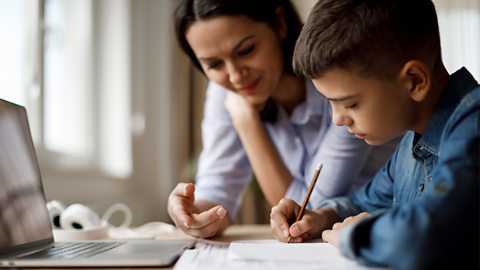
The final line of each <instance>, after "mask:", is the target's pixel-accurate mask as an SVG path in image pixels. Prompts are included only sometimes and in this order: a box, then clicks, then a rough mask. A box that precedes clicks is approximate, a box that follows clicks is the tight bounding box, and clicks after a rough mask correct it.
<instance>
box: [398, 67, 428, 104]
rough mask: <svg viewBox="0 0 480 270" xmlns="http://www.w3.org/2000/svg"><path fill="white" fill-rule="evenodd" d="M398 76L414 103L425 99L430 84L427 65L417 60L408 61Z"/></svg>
mask: <svg viewBox="0 0 480 270" xmlns="http://www.w3.org/2000/svg"><path fill="white" fill-rule="evenodd" d="M400 76H401V77H402V81H403V82H404V83H405V86H406V89H407V91H408V93H409V95H410V97H411V98H412V99H413V100H414V101H416V102H422V101H424V100H425V99H426V98H427V96H428V94H429V92H430V88H431V84H432V78H431V73H430V70H429V69H428V67H427V65H425V64H424V63H423V62H422V61H418V60H411V61H408V62H407V63H405V65H404V66H403V68H402V70H401V71H400Z"/></svg>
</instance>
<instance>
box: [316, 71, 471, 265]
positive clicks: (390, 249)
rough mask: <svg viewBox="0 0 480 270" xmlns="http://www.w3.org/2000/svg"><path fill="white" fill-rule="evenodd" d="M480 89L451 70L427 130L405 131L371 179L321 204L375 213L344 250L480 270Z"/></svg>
mask: <svg viewBox="0 0 480 270" xmlns="http://www.w3.org/2000/svg"><path fill="white" fill-rule="evenodd" d="M479 150H480V87H479V86H478V83H477V82H476V81H475V79H474V78H473V77H472V75H471V74H470V73H469V72H468V71H467V70H466V69H465V68H462V69H461V70H459V71H457V72H456V73H454V74H452V76H451V78H450V81H449V84H448V86H447V88H446V89H445V91H444V93H443V97H442V100H441V101H440V103H439V105H438V107H437V109H436V110H435V112H434V114H433V116H432V118H431V119H430V122H429V123H428V125H427V127H426V129H425V132H424V133H423V135H421V134H418V133H415V132H413V131H410V132H408V133H407V134H405V136H404V138H403V140H402V141H401V142H400V144H399V145H398V149H397V151H396V152H395V154H393V155H392V157H391V159H390V160H389V161H388V162H387V164H386V165H385V167H383V168H382V170H380V171H379V172H378V173H377V174H376V175H375V177H374V178H373V179H372V181H371V182H369V183H367V184H366V185H365V186H363V187H362V188H360V189H359V190H357V191H356V192H354V193H352V194H351V195H350V196H348V197H342V198H335V199H330V200H327V201H325V202H324V204H323V205H322V206H321V207H328V206H329V207H332V208H334V209H335V210H336V211H337V212H338V214H339V215H340V217H341V218H342V219H343V218H345V217H348V216H351V215H355V214H358V213H359V212H362V211H367V212H370V213H372V215H371V216H370V217H368V218H366V219H364V220H362V221H361V222H360V223H357V224H354V225H350V226H347V227H346V228H345V229H344V230H342V232H341V234H340V250H341V252H342V253H343V254H344V255H346V256H348V257H350V258H353V259H357V260H359V261H360V262H364V263H366V264H370V265H381V266H388V267H393V268H394V269H408V270H411V269H479V257H478V256H479V253H480V250H479V245H480V238H479V237H480V234H479V230H480V215H479V212H480V211H479V204H480V197H479V190H480V187H479V182H480V151H479Z"/></svg>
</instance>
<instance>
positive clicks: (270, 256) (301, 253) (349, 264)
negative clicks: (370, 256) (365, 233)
mask: <svg viewBox="0 0 480 270" xmlns="http://www.w3.org/2000/svg"><path fill="white" fill-rule="evenodd" d="M175 269H176V270H186V269H189V270H192V269H193V270H195V269H197V270H202V269H205V270H206V269H209V270H217V269H218V270H220V269H221V270H224V269H234V270H236V269H239V270H240V269H242V270H244V269H248V270H257V269H259V270H260V269H262V270H269V269H302V270H304V269H339V270H340V269H372V268H367V267H364V266H361V265H359V264H357V263H356V262H354V261H351V260H348V259H347V258H345V257H343V256H342V255H341V254H340V253H339V252H338V250H337V248H335V247H334V246H332V245H330V244H326V243H323V242H321V241H317V242H309V243H301V244H287V243H282V242H279V241H277V240H254V241H233V242H232V243H231V244H230V245H228V244H225V243H222V244H219V245H217V244H215V243H214V242H212V241H209V242H199V243H198V244H197V246H196V249H193V250H186V251H185V252H184V254H183V255H182V256H181V257H180V259H179V260H178V262H177V263H176V264H175Z"/></svg>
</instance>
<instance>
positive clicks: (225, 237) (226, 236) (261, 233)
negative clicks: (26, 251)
mask: <svg viewBox="0 0 480 270" xmlns="http://www.w3.org/2000/svg"><path fill="white" fill-rule="evenodd" d="M155 238H156V239H158V240H162V239H186V238H187V239H188V238H192V237H191V236H188V235H186V234H184V233H183V232H181V231H180V230H176V231H175V232H173V233H168V234H161V235H157V236H156V237H155ZM251 239H273V235H272V233H271V230H270V225H232V226H230V227H228V228H227V229H226V230H225V231H224V232H223V234H222V235H219V236H217V237H214V238H211V240H214V241H220V242H231V241H233V240H251ZM29 269H32V270H33V269H42V270H44V269H45V268H29ZM56 269H58V270H62V269H63V270H65V269H68V268H56ZM73 269H77V270H78V269H79V268H73ZM95 269H99V268H97V267H96V268H95ZM106 269H109V270H115V269H142V268H106ZM145 269H162V270H166V269H173V267H170V268H168V267H167V268H151V267H149V268H145Z"/></svg>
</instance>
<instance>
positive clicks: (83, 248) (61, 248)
mask: <svg viewBox="0 0 480 270" xmlns="http://www.w3.org/2000/svg"><path fill="white" fill-rule="evenodd" d="M125 243H126V242H74V243H55V244H54V246H53V247H50V248H48V249H46V250H43V251H40V252H37V253H34V254H30V255H27V256H24V257H22V258H57V259H73V258H78V257H91V256H93V255H96V254H99V253H102V252H105V251H107V250H110V249H112V248H116V247H118V246H121V245H123V244H125Z"/></svg>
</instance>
